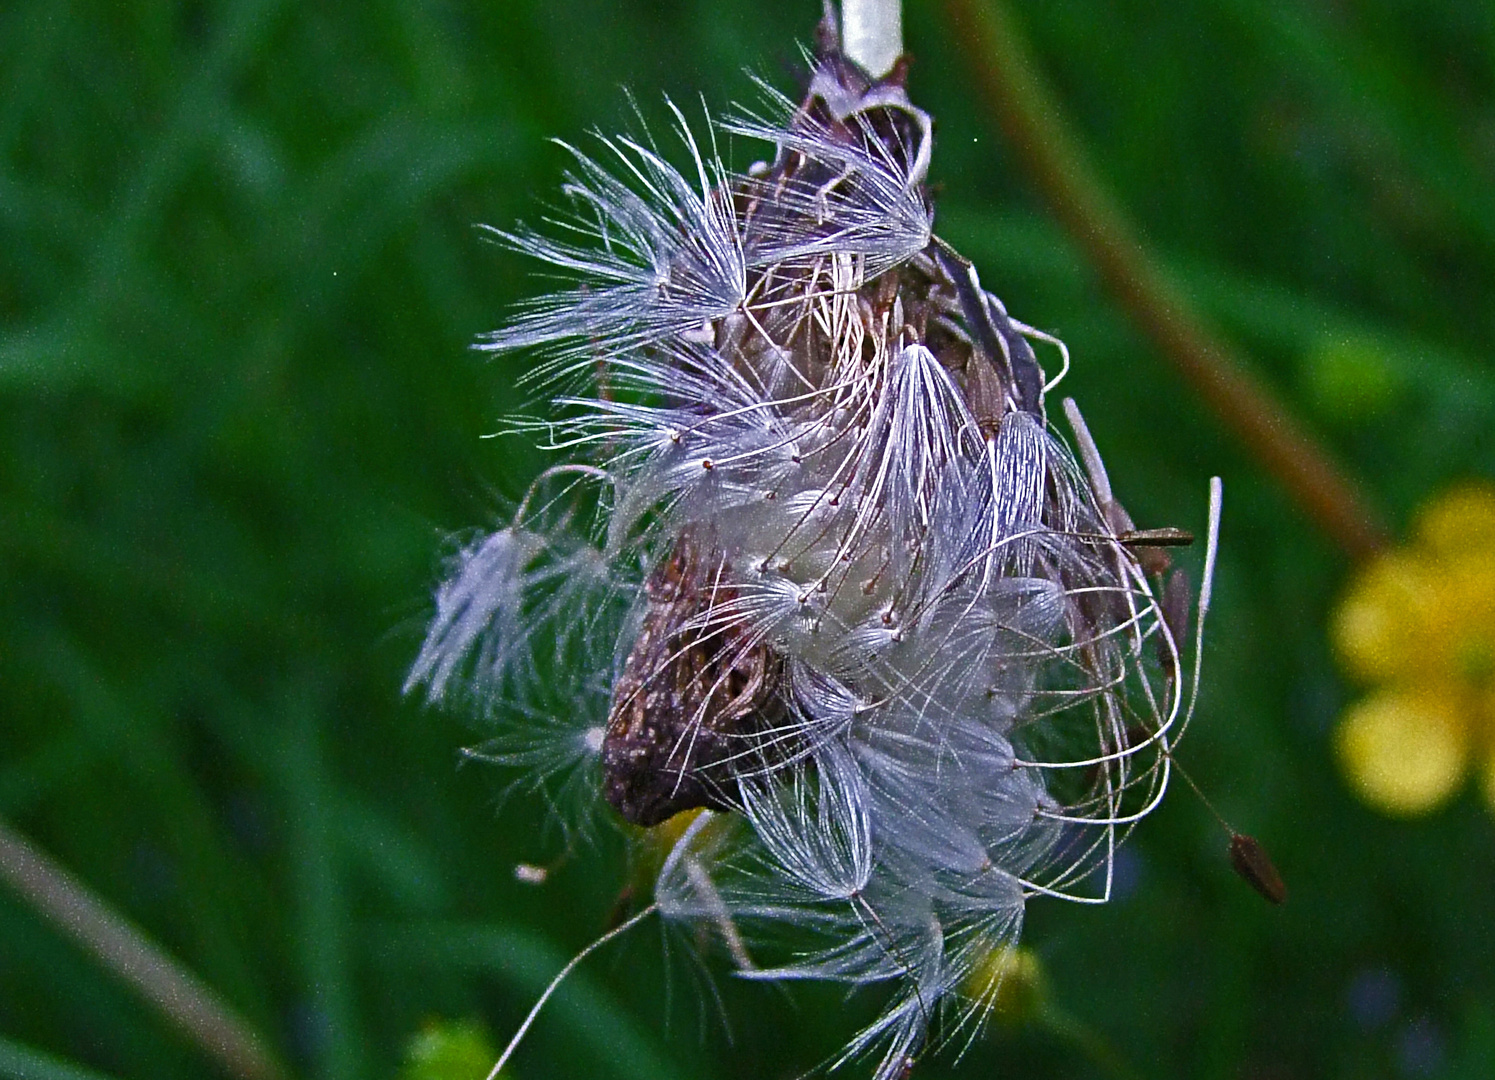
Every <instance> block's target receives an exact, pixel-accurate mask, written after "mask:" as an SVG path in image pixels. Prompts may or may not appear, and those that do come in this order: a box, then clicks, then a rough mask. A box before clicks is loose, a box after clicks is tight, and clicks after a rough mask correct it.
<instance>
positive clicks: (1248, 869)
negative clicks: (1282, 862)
mask: <svg viewBox="0 0 1495 1080" xmlns="http://www.w3.org/2000/svg"><path fill="white" fill-rule="evenodd" d="M1230 866H1231V868H1232V869H1233V870H1234V871H1235V872H1236V873H1237V874H1239V875H1240V876H1241V877H1242V878H1243V879H1244V880H1245V882H1246V884H1247V885H1250V886H1251V887H1252V888H1253V889H1255V890H1256V891H1257V892H1258V893H1260V894H1261V895H1262V896H1263V897H1264V898H1266V899H1267V900H1270V901H1271V902H1272V903H1274V904H1280V903H1283V902H1284V901H1285V900H1286V899H1287V884H1286V883H1285V882H1284V881H1283V880H1282V875H1281V874H1279V873H1277V868H1276V867H1275V866H1273V865H1272V860H1271V858H1269V857H1268V855H1267V852H1266V849H1265V848H1263V847H1262V846H1261V844H1260V843H1259V842H1258V841H1257V840H1256V838H1255V837H1254V836H1247V835H1245V834H1244V833H1231V835H1230Z"/></svg>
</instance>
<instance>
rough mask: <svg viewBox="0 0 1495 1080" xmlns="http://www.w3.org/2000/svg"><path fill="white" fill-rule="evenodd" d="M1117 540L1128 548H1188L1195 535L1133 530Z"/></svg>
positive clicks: (1184, 532)
mask: <svg viewBox="0 0 1495 1080" xmlns="http://www.w3.org/2000/svg"><path fill="white" fill-rule="evenodd" d="M1116 539H1118V540H1120V541H1121V542H1122V543H1123V544H1125V545H1126V546H1127V547H1188V546H1189V545H1190V544H1192V543H1193V542H1194V534H1193V533H1191V532H1187V531H1185V530H1184V529H1174V528H1171V527H1170V528H1163V529H1132V530H1131V531H1130V532H1124V533H1122V534H1121V535H1120V536H1118V537H1117V538H1116Z"/></svg>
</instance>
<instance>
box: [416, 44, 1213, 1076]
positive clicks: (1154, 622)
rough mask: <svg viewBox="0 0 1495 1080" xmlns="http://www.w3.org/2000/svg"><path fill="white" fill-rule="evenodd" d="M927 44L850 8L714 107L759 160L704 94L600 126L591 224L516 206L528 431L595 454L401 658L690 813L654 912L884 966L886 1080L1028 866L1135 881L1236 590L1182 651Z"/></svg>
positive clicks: (574, 182)
mask: <svg viewBox="0 0 1495 1080" xmlns="http://www.w3.org/2000/svg"><path fill="white" fill-rule="evenodd" d="M832 29H833V28H832ZM905 73H906V69H905V68H904V67H903V66H897V65H895V67H894V68H893V70H892V72H890V73H889V74H888V75H886V76H884V77H881V78H873V77H871V76H869V75H868V73H867V72H866V71H864V70H862V69H861V68H860V67H858V66H857V64H855V63H854V62H852V61H851V60H849V59H848V58H847V57H846V56H844V55H843V54H842V53H841V51H840V50H839V48H838V46H837V44H836V40H835V35H834V33H833V32H829V33H823V34H822V39H821V47H820V50H819V52H818V54H817V55H816V56H815V57H814V59H813V67H812V72H811V77H810V80H809V88H808V91H807V92H806V94H805V96H804V98H803V100H802V101H800V102H799V103H797V104H796V103H793V102H790V101H789V100H788V99H787V98H784V97H782V96H779V95H777V94H774V93H773V92H771V91H767V90H765V91H764V101H765V104H764V105H763V106H761V107H760V108H759V109H757V110H755V111H745V112H742V113H740V114H738V115H735V116H733V117H731V118H729V119H727V120H725V121H723V122H722V123H721V124H719V125H718V126H719V128H720V129H722V130H724V131H726V132H729V133H732V134H735V135H738V136H747V137H750V138H754V139H761V140H763V141H765V142H767V143H769V144H771V145H772V146H773V148H774V152H773V154H772V156H771V158H770V159H769V160H767V161H765V162H762V163H760V164H758V165H756V166H754V167H753V168H752V169H750V170H749V171H748V172H747V173H746V174H744V175H736V174H732V173H730V172H729V171H728V170H727V169H726V167H725V166H724V165H722V164H721V163H720V162H719V161H718V160H717V159H716V158H715V157H714V156H712V155H710V154H708V153H707V152H706V151H705V150H704V149H703V145H714V143H707V144H703V143H702V142H701V141H700V140H698V139H697V138H696V137H694V136H693V135H692V134H691V133H690V130H689V127H688V125H687V124H686V122H685V120H684V118H683V116H682V114H681V113H680V112H679V111H678V110H675V111H674V116H675V119H676V122H677V126H678V132H679V137H680V141H681V144H682V145H683V146H684V148H685V149H686V151H687V153H688V155H689V157H690V160H691V168H690V169H689V170H688V171H687V172H685V173H681V172H677V171H676V170H675V169H674V167H673V166H671V165H670V164H668V163H667V161H666V158H665V156H664V154H663V153H662V152H661V151H660V150H659V149H658V148H657V147H656V146H655V145H654V144H653V143H652V142H650V141H648V140H647V139H644V140H632V139H603V140H601V146H602V154H601V157H602V158H603V159H606V160H607V161H609V162H610V165H611V168H612V171H609V170H608V168H605V167H604V165H603V164H602V161H600V160H598V159H596V158H593V157H589V156H587V155H586V154H583V153H580V152H576V151H573V153H575V156H576V159H577V166H576V171H575V173H574V174H573V175H572V176H571V177H570V179H569V181H568V183H567V186H566V188H565V190H566V192H567V194H568V195H569V196H570V197H571V198H572V199H573V201H574V202H575V203H576V204H577V208H578V212H579V213H578V217H576V218H574V219H571V220H569V221H567V222H563V223H561V225H560V227H561V229H562V230H563V233H562V235H563V237H564V238H563V239H550V238H546V237H545V236H542V235H541V234H539V233H537V232H533V231H527V230H518V231H513V232H501V233H498V234H497V235H498V236H499V237H500V238H501V239H502V240H503V241H504V242H506V243H508V244H509V245H511V246H513V247H515V248H516V249H518V250H521V251H523V252H526V253H528V254H531V255H534V256H536V257H537V258H539V259H541V260H542V261H544V262H546V263H549V264H550V265H552V266H554V267H557V268H560V269H562V270H565V271H568V272H571V273H574V274H575V275H577V277H578V278H579V279H580V281H579V283H578V285H577V287H576V288H575V289H574V290H572V291H568V292H562V293H558V294H555V295H552V296H549V297H545V298H543V299H541V300H539V301H536V302H534V303H533V304H531V305H530V306H529V307H527V308H526V309H524V310H523V311H521V312H520V314H519V315H518V316H517V318H516V319H515V320H514V321H513V322H512V323H511V324H510V325H509V327H507V328H506V329H503V330H499V331H496V332H495V333H494V334H492V335H491V336H490V337H489V338H488V340H487V341H486V343H485V344H484V345H483V346H482V347H483V348H486V349H489V350H492V351H495V352H511V351H518V350H526V351H536V352H538V353H539V355H540V356H541V357H542V358H543V359H542V364H541V368H540V371H541V373H542V377H543V378H545V379H548V380H549V383H550V385H552V386H555V387H556V388H557V389H556V390H555V391H554V401H555V404H556V409H557V415H556V416H555V417H553V418H552V419H550V420H547V421H544V422H537V423H535V424H533V425H532V426H531V427H530V430H542V431H544V432H546V433H548V435H549V437H550V445H551V446H552V447H554V448H556V449H557V450H564V451H567V452H569V453H573V454H580V455H584V456H585V457H586V458H587V463H586V464H577V463H567V464H564V465H560V466H557V467H555V468H553V469H551V470H549V471H548V472H547V473H545V474H543V475H542V477H541V478H540V480H538V481H537V482H536V486H535V488H534V489H533V490H532V492H531V494H530V496H528V497H527V498H526V500H525V502H524V504H523V506H522V507H521V509H520V512H519V514H518V515H516V518H515V520H514V521H513V522H512V523H511V524H509V525H508V526H506V527H505V528H503V529H500V530H498V531H497V532H495V533H493V534H492V535H490V536H488V537H486V538H482V539H479V540H477V541H475V542H473V543H471V544H469V545H467V546H466V547H464V548H463V549H462V550H461V551H460V552H459V554H458V555H457V557H456V558H455V560H454V561H453V564H452V567H451V576H450V578H449V580H448V581H447V583H446V584H444V585H443V586H442V587H441V589H440V590H439V591H438V593H437V612H436V617H435V619H434V620H433V622H432V625H431V629H430V632H429V635H428V637H427V639H426V642H425V646H424V648H423V649H422V650H421V653H420V656H419V658H418V659H417V661H416V664H415V667H414V669H413V670H412V672H411V674H410V680H409V685H410V687H411V688H414V687H418V686H419V687H424V688H425V690H426V692H427V694H428V695H429V696H430V698H431V699H432V700H436V701H444V700H448V699H451V698H453V697H454V695H455V694H456V693H457V692H458V691H465V692H467V693H468V694H469V695H470V696H471V697H475V698H477V699H478V700H479V701H480V702H481V703H482V705H483V706H484V708H485V709H487V710H490V711H497V710H498V709H500V708H507V710H508V711H507V715H506V718H505V721H504V722H505V725H506V731H505V733H504V734H501V735H500V736H498V737H497V738H496V739H495V743H494V745H493V747H492V748H491V750H490V752H491V754H492V756H494V757H495V758H497V759H498V760H500V761H507V762H509V763H512V764H517V765H524V766H528V767H531V768H533V769H537V770H539V771H541V772H547V771H548V772H554V773H563V774H564V775H565V776H566V777H568V778H569V780H570V781H571V782H572V787H573V788H574V787H576V786H577V785H576V783H575V780H576V777H577V776H578V775H580V776H582V777H584V778H585V779H584V784H585V785H590V790H591V791H592V792H593V793H594V801H604V802H605V803H607V804H610V805H611V806H612V807H613V809H614V810H615V811H616V812H617V813H618V814H619V815H620V816H621V817H622V818H624V819H625V820H627V821H629V822H631V823H633V824H635V825H640V826H654V825H657V824H660V823H662V822H665V821H667V820H672V819H673V820H676V821H678V820H683V819H680V818H677V815H680V814H682V812H685V811H692V812H694V816H693V817H691V818H690V820H689V824H688V826H686V827H684V828H683V829H679V830H672V831H670V832H669V834H668V835H669V836H670V838H671V839H670V846H669V850H668V854H667V855H666V856H665V857H663V858H662V859H661V860H660V862H659V871H658V875H657V879H656V880H655V882H654V884H653V889H654V897H653V906H652V908H651V910H657V911H658V912H659V914H660V915H661V916H662V917H663V918H665V919H666V920H671V921H676V922H680V923H686V924H698V925H701V926H704V927H706V928H708V930H710V929H715V930H716V931H718V932H719V933H720V936H721V937H722V938H723V940H724V942H725V944H726V945H727V946H728V950H729V951H730V952H731V954H732V956H733V957H734V958H735V960H736V962H737V965H738V967H739V969H740V974H742V975H743V976H744V977H747V978H751V979H757V980H791V979H825V980H832V981H837V982H842V983H846V984H850V985H853V986H863V985H870V984H888V986H889V987H890V991H889V999H888V1004H887V1006H886V1008H885V1009H884V1010H883V1012H882V1013H881V1014H880V1015H879V1016H878V1018H877V1019H876V1020H875V1021H874V1022H873V1023H872V1024H870V1025H869V1026H868V1027H866V1028H865V1029H864V1030H862V1031H861V1032H859V1033H857V1034H855V1035H854V1036H853V1037H852V1038H851V1040H850V1042H849V1043H848V1045H847V1048H846V1050H845V1052H844V1055H843V1056H842V1058H841V1059H840V1060H841V1061H844V1060H847V1059H850V1058H853V1057H860V1056H869V1057H871V1058H872V1059H873V1060H874V1062H875V1064H874V1073H875V1075H876V1077H877V1080H889V1078H891V1077H894V1076H899V1075H903V1074H904V1073H905V1071H906V1070H907V1068H908V1067H909V1063H910V1062H911V1061H912V1060H914V1058H915V1057H916V1056H917V1055H918V1054H919V1053H921V1052H922V1051H923V1049H924V1047H925V1044H926V1042H927V1041H928V1040H929V1039H930V1038H931V1037H932V1036H931V1023H932V1022H933V1020H934V1018H935V1016H936V1014H938V1013H940V1012H944V1013H947V1014H948V1015H947V1020H948V1021H949V1022H948V1023H944V1024H942V1025H941V1026H940V1027H939V1028H938V1029H936V1030H937V1031H938V1034H939V1038H940V1040H942V1041H952V1040H953V1041H960V1040H966V1039H970V1038H972V1037H974V1034H975V1032H976V1031H977V1030H978V1029H979V1027H980V1023H981V1020H982V1018H983V1016H984V1014H985V1012H986V1010H987V1009H988V1008H989V1007H990V1003H991V999H992V995H991V994H990V993H986V992H981V993H972V992H971V991H970V989H969V987H970V986H972V985H975V984H976V983H979V982H981V980H979V979H974V980H973V975H972V973H973V971H976V970H977V969H981V970H984V968H983V965H988V964H989V960H990V957H991V956H993V955H994V951H995V950H999V949H1002V948H1005V947H1008V946H1010V945H1012V944H1013V943H1014V942H1015V941H1016V939H1017V936H1018V933H1019V931H1020V928H1021V925H1022V920H1023V914H1024V911H1025V906H1026V902H1027V900H1028V899H1029V898H1031V897H1034V896H1037V895H1046V896H1057V897H1064V898H1069V899H1075V900H1081V901H1086V902H1101V901H1104V900H1105V899H1106V897H1107V896H1108V894H1109V889H1110V880H1111V878H1110V866H1111V860H1112V857H1113V856H1114V854H1115V851H1116V846H1117V844H1118V843H1119V842H1120V841H1121V840H1122V839H1124V838H1125V836H1126V834H1127V833H1128V832H1129V831H1130V829H1131V828H1132V827H1133V826H1134V825H1135V824H1136V823H1137V822H1138V821H1140V820H1141V819H1142V818H1143V817H1144V816H1146V814H1147V813H1148V812H1150V811H1151V810H1152V809H1153V808H1154V807H1155V806H1157V804H1158V802H1159V801H1160V799H1161V798H1162V795H1163V792H1164V790H1165V788H1166V786H1167V782H1168V776H1169V768H1170V764H1171V758H1170V753H1171V750H1170V748H1171V747H1172V745H1173V744H1174V742H1175V741H1176V739H1177V738H1178V736H1179V735H1180V734H1181V733H1182V730H1183V728H1184V727H1185V726H1186V725H1187V723H1188V718H1189V716H1190V714H1191V711H1192V703H1193V696H1194V694H1195V692H1196V690H1197V685H1198V636H1197V635H1198V633H1199V629H1198V627H1199V625H1200V624H1202V621H1203V612H1204V607H1205V605H1206V604H1207V600H1208V587H1207V584H1208V583H1207V581H1206V587H1205V588H1204V589H1202V590H1201V602H1200V607H1199V612H1198V616H1197V619H1196V629H1195V635H1196V640H1195V643H1194V652H1195V663H1194V667H1193V669H1192V672H1191V673H1186V672H1185V665H1184V663H1183V659H1182V657H1183V653H1184V652H1185V644H1184V642H1183V641H1182V640H1181V639H1182V638H1183V636H1184V635H1185V633H1186V629H1185V628H1186V625H1187V622H1188V619H1187V615H1186V613H1183V612H1181V611H1180V610H1178V609H1179V604H1178V601H1177V597H1178V596H1179V595H1183V596H1185V597H1186V596H1187V590H1186V589H1185V590H1183V591H1182V592H1181V593H1180V591H1179V590H1178V589H1177V588H1174V589H1173V590H1172V591H1171V592H1170V593H1169V597H1170V599H1169V600H1168V601H1167V602H1166V603H1165V602H1164V600H1163V599H1162V596H1163V592H1164V588H1163V582H1164V580H1165V578H1164V576H1163V575H1164V574H1165V572H1166V571H1167V570H1168V565H1167V559H1166V557H1165V556H1163V554H1162V552H1161V550H1160V549H1161V547H1162V546H1166V545H1172V544H1177V543H1182V542H1185V541H1186V540H1187V535H1186V534H1183V533H1180V532H1178V531H1177V530H1153V531H1139V530H1137V529H1136V528H1135V526H1134V525H1133V524H1132V522H1131V519H1130V518H1129V517H1127V515H1126V513H1125V511H1124V510H1122V509H1121V507H1120V504H1119V503H1118V502H1117V501H1116V499H1115V497H1114V496H1113V494H1112V492H1111V490H1110V486H1109V481H1108V480H1107V479H1106V476H1105V470H1104V466H1103V465H1102V464H1101V460H1100V456H1099V453H1098V451H1097V450H1096V449H1095V446H1094V443H1093V442H1092V441H1091V439H1090V436H1089V432H1088V431H1087V430H1086V429H1085V427H1084V422H1083V419H1082V418H1081V417H1080V415H1079V411H1078V409H1076V408H1074V407H1073V405H1072V403H1069V402H1066V410H1067V412H1068V413H1069V418H1070V423H1071V428H1072V430H1073V434H1074V438H1075V440H1076V443H1077V446H1078V449H1079V460H1077V459H1076V457H1075V455H1074V454H1072V453H1071V451H1070V449H1069V448H1068V446H1067V445H1066V444H1065V442H1064V441H1062V440H1061V438H1060V437H1059V436H1058V435H1057V434H1056V433H1055V432H1054V431H1053V430H1052V429H1051V428H1050V427H1049V425H1048V420H1047V409H1046V404H1047V402H1046V396H1047V394H1048V393H1049V392H1050V391H1052V389H1053V387H1054V385H1055V383H1057V382H1058V378H1059V377H1062V375H1063V370H1064V369H1067V366H1068V353H1067V351H1066V350H1065V349H1064V346H1063V345H1062V344H1061V343H1059V342H1058V341H1057V340H1056V339H1054V338H1051V337H1049V336H1048V335H1046V334H1043V333H1041V332H1039V331H1037V330H1034V329H1033V328H1031V327H1029V326H1026V325H1025V324H1023V323H1022V322H1020V321H1018V320H1017V319H1015V318H1013V317H1012V316H1010V315H1009V314H1008V312H1007V310H1006V308H1005V307H1004V305H1003V304H1002V302H1001V301H1000V300H998V299H997V298H996V297H995V296H994V295H992V294H991V293H990V292H988V291H987V290H986V288H985V287H984V286H983V284H982V282H981V279H980V277H979V275H978V273H977V271H976V269H975V267H973V266H972V265H971V263H970V262H969V261H968V260H966V259H965V258H963V257H962V256H961V255H960V254H959V253H958V252H956V251H955V250H954V249H953V248H951V247H950V246H949V245H948V244H946V243H945V242H944V241H942V240H940V239H939V238H938V237H936V236H934V234H933V231H932V228H933V220H934V215H933V205H932V202H931V199H930V196H929V193H928V191H927V189H926V187H925V179H926V175H927V172H928V168H929V162H930V156H931V151H932V145H933V144H932V125H931V123H930V119H929V117H928V115H927V114H925V113H924V112H923V111H922V110H920V109H918V108H917V107H916V106H914V105H913V104H912V103H911V101H910V100H909V97H908V94H907V91H906V88H905V85H904V82H905ZM672 108H673V107H672ZM1035 345H1038V346H1040V347H1041V349H1042V351H1044V354H1045V355H1050V352H1049V350H1052V356H1053V357H1054V359H1056V360H1057V361H1058V362H1059V364H1060V367H1061V370H1060V371H1059V373H1058V375H1057V376H1056V377H1054V378H1052V379H1050V378H1048V377H1047V375H1046V373H1045V370H1044V368H1043V366H1042V364H1041V363H1040V360H1039V352H1038V351H1035ZM521 426H523V425H521ZM1217 515H1218V488H1216V489H1215V503H1214V505H1213V506H1212V522H1213V521H1216V520H1217ZM1213 546H1214V527H1213V525H1212V528H1211V534H1210V550H1209V555H1208V556H1207V559H1206V574H1208V572H1209V567H1210V566H1211V565H1212V562H1213ZM562 677H569V678H572V679H573V680H574V684H575V687H576V694H575V699H574V700H573V701H569V702H565V703H557V702H556V701H555V698H554V692H553V690H552V689H550V688H552V687H553V686H554V685H556V683H557V680H559V679H561V678H562ZM547 748H550V749H549V751H548V752H549V753H550V754H551V755H552V756H551V757H549V758H547V756H546V755H547ZM597 795H600V796H601V799H600V800H596V799H595V796H597ZM986 981H987V982H990V980H989V979H988V980H986ZM982 985H985V984H982ZM526 1026H527V1025H526ZM838 1063H839V1062H838Z"/></svg>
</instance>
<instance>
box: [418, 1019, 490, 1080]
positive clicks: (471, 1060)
mask: <svg viewBox="0 0 1495 1080" xmlns="http://www.w3.org/2000/svg"><path fill="white" fill-rule="evenodd" d="M497 1059H498V1051H496V1050H494V1049H493V1044H492V1042H491V1041H490V1039H489V1038H488V1030H487V1029H486V1028H485V1027H483V1025H482V1024H481V1023H479V1022H478V1021H476V1020H437V1019H432V1020H427V1021H426V1023H425V1024H424V1025H423V1026H422V1027H421V1029H420V1031H418V1032H417V1033H416V1034H415V1035H414V1036H413V1037H412V1038H411V1040H410V1043H409V1045H408V1046H406V1048H405V1067H404V1068H403V1069H401V1070H400V1080H473V1078H474V1077H482V1076H487V1075H488V1071H489V1070H490V1069H492V1068H493V1063H494V1061H496V1060H497ZM508 1075H509V1074H508V1072H507V1071H505V1072H504V1073H502V1074H501V1077H502V1076H508Z"/></svg>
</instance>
